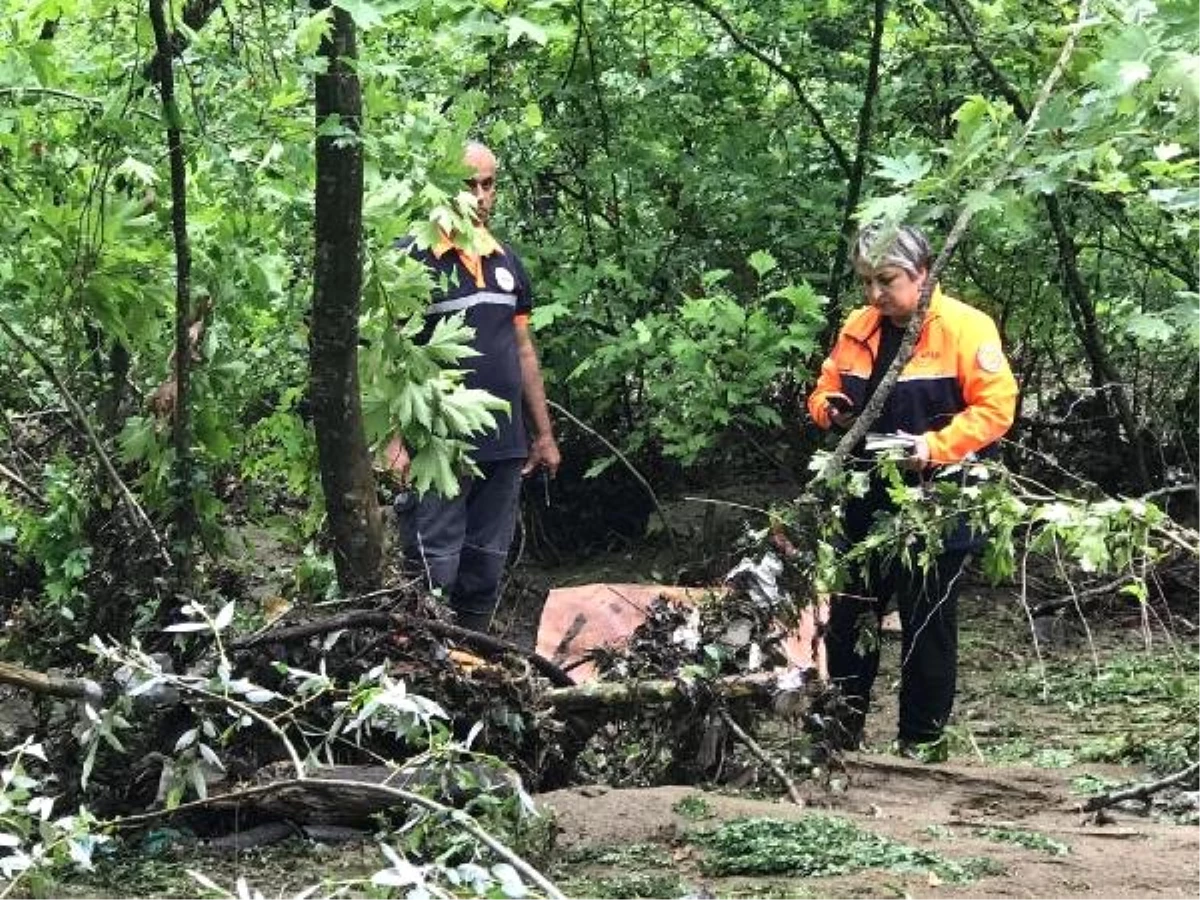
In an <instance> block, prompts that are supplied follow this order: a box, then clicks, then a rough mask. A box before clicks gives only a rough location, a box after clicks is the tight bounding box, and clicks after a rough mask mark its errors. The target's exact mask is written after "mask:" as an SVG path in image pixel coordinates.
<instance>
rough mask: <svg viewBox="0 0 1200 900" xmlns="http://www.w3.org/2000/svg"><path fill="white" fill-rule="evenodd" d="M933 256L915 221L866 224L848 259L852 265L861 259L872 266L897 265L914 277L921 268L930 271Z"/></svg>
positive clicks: (927, 239) (923, 233)
mask: <svg viewBox="0 0 1200 900" xmlns="http://www.w3.org/2000/svg"><path fill="white" fill-rule="evenodd" d="M932 260H933V251H932V250H931V249H930V247H929V238H927V237H925V232H923V231H922V230H921V229H920V228H917V227H916V226H915V225H900V226H898V227H896V226H893V227H883V226H880V225H867V226H865V227H863V228H861V229H859V232H858V236H857V237H856V238H855V239H854V248H853V250H852V251H851V253H850V262H851V264H852V265H853V266H855V268H857V267H858V264H859V263H860V262H865V263H866V264H867V265H869V266H871V267H872V268H879V267H880V266H899V267H900V268H901V269H903V270H904V271H906V272H907V273H908V274H909V275H912V276H913V277H914V278H915V277H916V276H917V275H918V274H919V273H920V272H921V271H922V270H924V271H929V264H930V262H932Z"/></svg>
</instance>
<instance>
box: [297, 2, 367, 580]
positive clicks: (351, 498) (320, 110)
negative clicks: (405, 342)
mask: <svg viewBox="0 0 1200 900" xmlns="http://www.w3.org/2000/svg"><path fill="white" fill-rule="evenodd" d="M328 6H329V4H328V2H327V0H313V7H314V8H315V9H322V8H328ZM331 20H332V29H331V30H330V32H329V34H328V35H327V36H326V38H325V39H324V40H323V41H322V42H321V50H320V53H321V56H322V57H324V59H325V60H326V62H327V65H328V68H327V69H326V70H325V71H324V72H323V73H322V74H320V75H318V76H317V79H316V105H317V127H318V129H320V127H321V126H322V124H323V123H324V122H326V120H328V119H329V118H330V117H331V116H332V117H335V118H336V119H338V120H339V121H340V123H341V125H342V126H343V127H344V128H347V129H349V130H350V131H351V132H353V136H351V137H346V136H342V137H332V136H322V135H320V134H318V136H317V139H316V160H317V187H316V263H315V266H314V270H313V306H312V323H311V337H310V343H309V377H310V387H311V391H312V409H313V425H314V427H315V429H316V433H317V453H318V457H319V465H320V470H321V486H322V488H323V489H324V493H325V509H326V513H327V514H328V517H329V527H330V531H331V532H332V535H333V542H334V564H335V565H336V567H337V576H338V584H339V585H340V586H341V588H342V590H344V591H348V592H349V591H361V590H371V589H373V588H375V587H377V586H378V584H379V580H380V567H381V562H382V558H383V525H382V522H381V520H380V515H379V507H378V505H377V504H376V502H375V480H374V476H373V474H372V472H371V457H370V453H369V451H368V448H367V441H366V435H365V433H364V430H363V421H362V405H361V398H360V395H359V387H358V311H359V304H360V302H361V299H362V255H361V244H362V195H363V167H362V146H361V144H360V143H359V141H358V133H359V129H360V128H361V124H362V122H361V120H362V93H361V90H360V88H359V82H358V75H357V74H356V72H355V69H354V59H355V57H356V54H357V48H356V46H355V33H354V21H353V20H352V19H351V18H350V16H349V15H348V14H347V13H346V12H345V11H343V10H341V9H336V8H334V9H332V10H331Z"/></svg>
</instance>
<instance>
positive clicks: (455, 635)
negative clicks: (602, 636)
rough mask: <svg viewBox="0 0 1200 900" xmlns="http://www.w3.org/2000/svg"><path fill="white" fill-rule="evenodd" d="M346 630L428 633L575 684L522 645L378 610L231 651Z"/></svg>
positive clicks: (293, 629)
mask: <svg viewBox="0 0 1200 900" xmlns="http://www.w3.org/2000/svg"><path fill="white" fill-rule="evenodd" d="M343 628H379V629H383V630H395V631H400V632H404V631H405V630H409V631H426V632H429V633H430V634H434V635H437V636H438V637H444V638H450V639H452V640H454V641H457V642H459V643H461V644H464V645H466V646H468V647H472V648H474V649H476V650H482V651H484V652H490V653H512V654H515V655H517V656H520V657H523V658H524V659H527V660H529V663H530V665H532V666H533V667H534V668H535V669H537V671H538V672H540V673H541V674H542V675H544V676H546V677H547V678H548V679H550V681H551V683H552V684H555V685H557V686H559V687H566V686H568V685H572V684H574V683H575V682H574V681H572V680H571V676H570V675H568V674H567V673H566V672H564V671H563V670H562V669H561V668H560V667H559V666H557V665H555V664H554V663H553V662H551V661H550V660H548V659H546V657H544V656H541V655H539V654H537V653H535V652H533V651H532V650H527V649H526V648H524V647H522V646H520V645H519V644H514V643H513V642H512V641H506V640H504V639H503V638H497V637H492V636H491V635H488V634H482V633H480V632H478V631H472V630H471V629H469V628H461V627H459V626H458V625H451V624H450V623H448V622H439V621H437V620H436V619H425V618H416V617H415V616H406V615H403V614H401V613H392V612H387V611H385V610H375V609H370V610H357V611H354V612H348V613H342V614H341V615H337V616H329V617H328V618H324V619H318V620H316V621H313V622H304V623H303V624H300V625H289V626H286V627H284V628H272V629H270V630H268V631H262V632H259V633H257V634H255V635H252V636H251V637H248V638H242V639H241V640H239V641H234V642H233V644H232V645H231V646H230V649H231V650H234V651H239V652H240V651H244V650H249V649H251V648H253V647H259V646H261V645H263V644H286V643H290V642H292V641H300V640H304V639H305V638H310V637H314V636H316V635H318V634H328V633H329V632H331V631H338V630H340V629H343Z"/></svg>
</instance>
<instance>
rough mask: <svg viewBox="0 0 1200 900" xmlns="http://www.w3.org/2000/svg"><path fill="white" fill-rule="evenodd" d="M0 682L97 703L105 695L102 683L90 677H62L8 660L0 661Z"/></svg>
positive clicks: (52, 695)
mask: <svg viewBox="0 0 1200 900" xmlns="http://www.w3.org/2000/svg"><path fill="white" fill-rule="evenodd" d="M0 684H11V685H13V686H15V687H19V688H24V689H25V690H27V691H31V692H32V693H34V694H42V695H46V696H50V697H68V698H70V699H73V700H90V701H92V702H95V703H98V702H99V701H100V700H101V698H102V697H103V692H102V691H101V689H100V685H98V684H96V682H94V681H92V680H91V679H90V678H61V677H59V676H57V675H47V674H46V673H45V672H37V671H34V670H33V669H26V668H24V667H22V666H17V665H14V664H12V663H6V662H0Z"/></svg>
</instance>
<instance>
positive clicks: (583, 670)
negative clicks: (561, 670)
mask: <svg viewBox="0 0 1200 900" xmlns="http://www.w3.org/2000/svg"><path fill="white" fill-rule="evenodd" d="M725 591H726V588H686V587H676V586H664V585H660V584H585V585H580V586H579V587H566V588H555V589H554V590H552V591H550V594H549V595H548V596H547V597H546V605H545V607H543V609H542V620H541V622H540V623H539V625H538V640H537V652H538V654H539V655H541V656H544V657H546V658H547V659H549V660H553V661H554V662H555V663H556V664H558V665H560V666H569V665H571V664H572V663H575V662H577V661H578V660H579V659H581V658H582V657H583V656H584V655H585V654H586V653H587V652H588V651H589V650H592V649H594V648H596V647H612V648H619V647H621V646H623V645H624V644H625V642H626V641H627V640H628V639H629V636H630V635H631V634H633V632H634V630H635V629H636V628H637V627H638V626H639V625H641V624H642V622H643V621H645V618H646V611H647V610H648V609H649V608H650V604H651V603H653V602H654V601H655V600H656V599H658V598H659V597H663V596H665V597H667V598H669V599H671V600H675V601H678V602H680V603H688V604H693V603H696V602H697V601H699V600H700V599H701V598H702V597H704V595H706V594H713V593H724V592H725ZM819 614H820V615H821V617H822V618H824V617H825V615H826V612H825V609H824V606H823V605H822V608H821V609H820V610H819ZM815 633H816V615H815V614H814V612H813V611H812V610H811V609H810V610H806V611H805V613H804V615H803V617H802V618H801V621H800V627H799V629H798V630H797V631H795V632H793V633H791V634H789V635H788V637H787V639H786V640H785V641H784V643H783V649H784V652H785V653H786V654H787V658H788V665H789V666H798V667H801V668H816V669H818V670H819V671H820V673H821V675H822V677H824V675H825V659H824V656H825V654H824V652H823V651H822V649H821V648H820V646H819V644H818V646H817V650H816V654H815V657H816V658H814V652H813V636H814V635H815ZM595 674H596V673H595V668H594V667H593V665H592V664H591V663H590V662H588V663H583V664H581V665H579V666H576V667H575V668H573V669H571V671H570V675H571V677H572V678H573V679H575V681H576V683H581V682H584V681H590V680H591V679H592V678H594V677H595Z"/></svg>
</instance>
